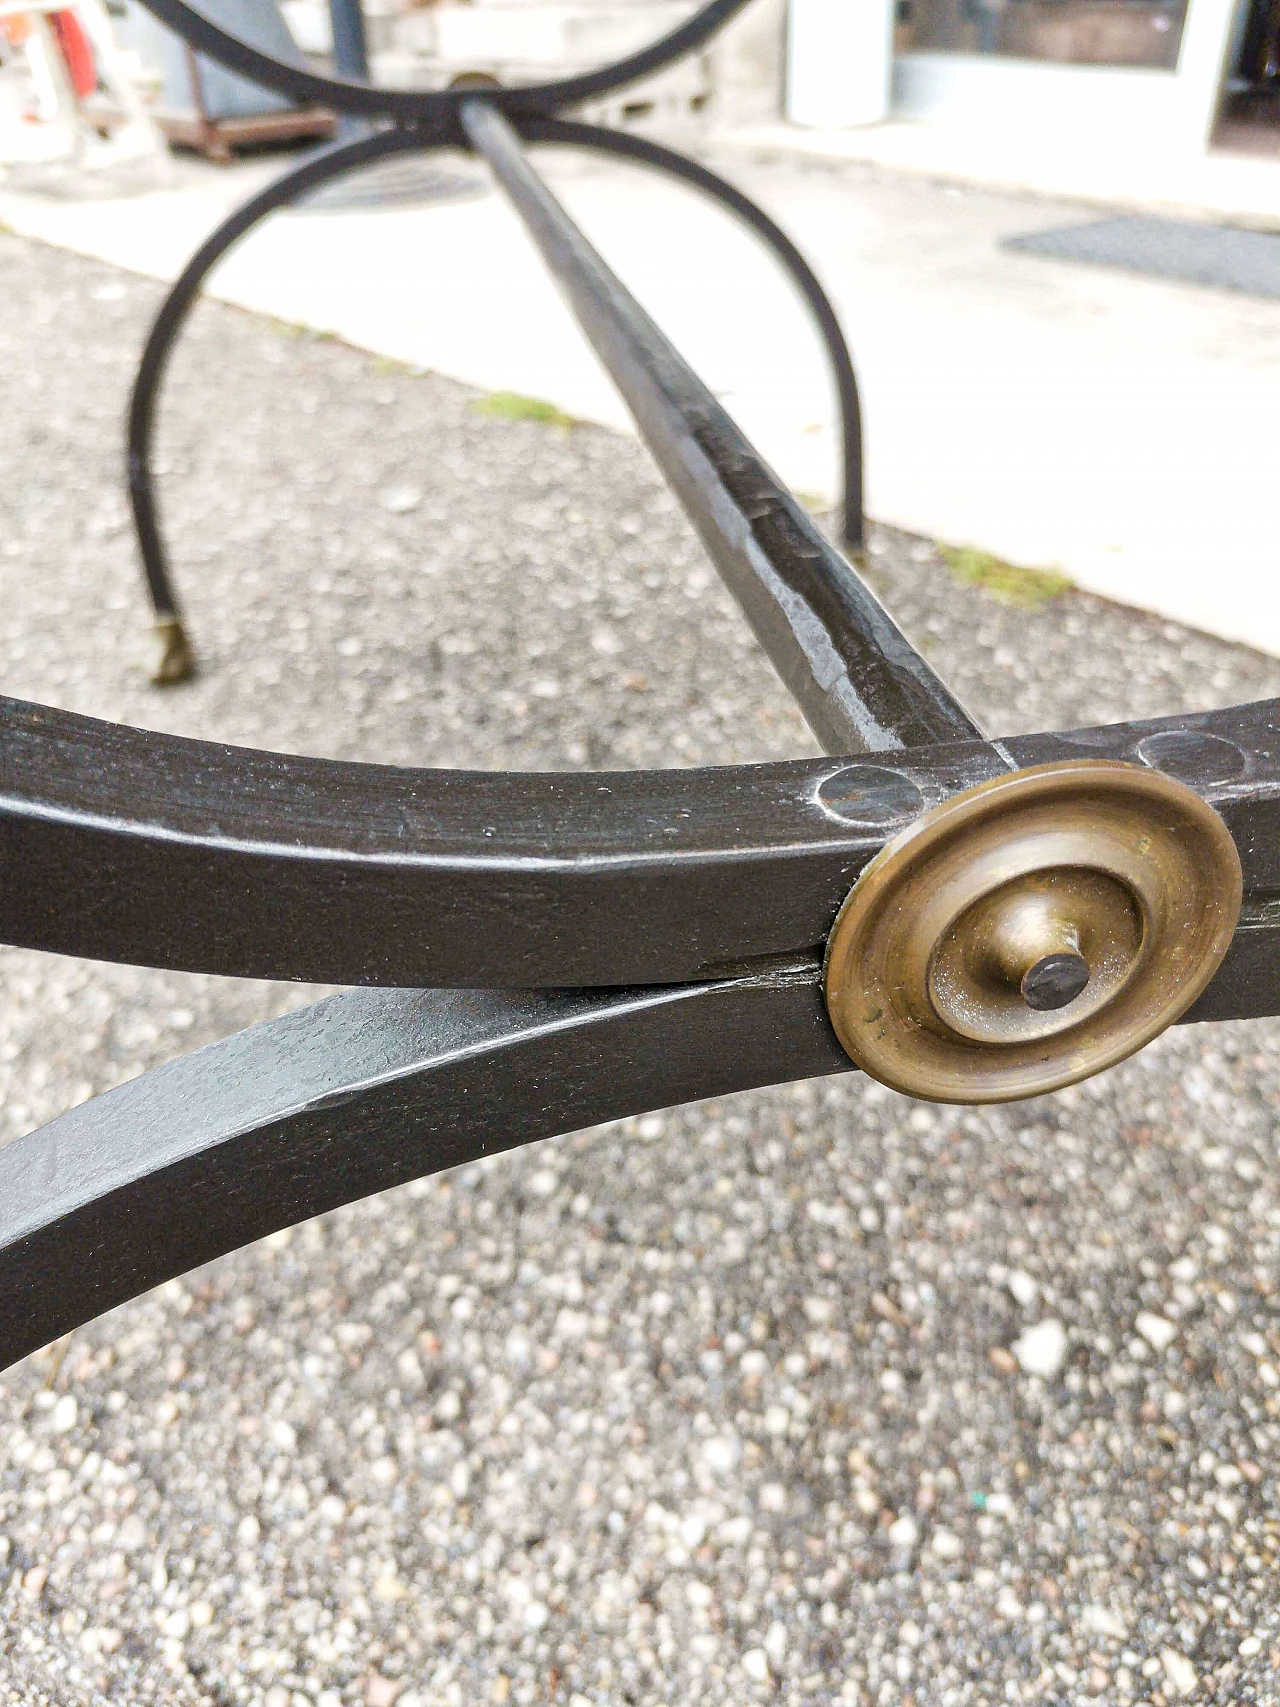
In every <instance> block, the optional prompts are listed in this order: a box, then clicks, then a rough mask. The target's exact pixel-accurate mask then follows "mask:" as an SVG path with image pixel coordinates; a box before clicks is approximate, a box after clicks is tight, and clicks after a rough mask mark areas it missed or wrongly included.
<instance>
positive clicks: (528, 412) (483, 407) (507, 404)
mask: <svg viewBox="0 0 1280 1707" xmlns="http://www.w3.org/2000/svg"><path fill="white" fill-rule="evenodd" d="M472 407H473V408H474V409H475V412H476V414H477V415H489V416H491V417H492V418H493V419H495V420H498V421H540V422H541V423H542V424H543V426H546V427H563V428H564V429H565V431H566V432H567V431H568V429H569V428H570V427H576V426H577V425H578V423H577V421H576V420H575V419H574V417H573V416H572V415H566V414H565V412H564V410H563V409H559V408H557V407H556V405H555V404H554V403H548V402H547V400H546V399H545V398H544V397H522V396H521V395H520V393H519V392H518V391H491V392H490V393H489V394H488V396H487V397H480V398H477V399H476V401H475V403H474V404H473V405H472Z"/></svg>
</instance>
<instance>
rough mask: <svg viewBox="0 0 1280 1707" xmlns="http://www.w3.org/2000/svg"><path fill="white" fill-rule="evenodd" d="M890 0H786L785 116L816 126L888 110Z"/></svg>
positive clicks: (871, 120)
mask: <svg viewBox="0 0 1280 1707" xmlns="http://www.w3.org/2000/svg"><path fill="white" fill-rule="evenodd" d="M893 18H894V0H790V21H789V29H788V42H787V117H788V118H789V119H790V120H791V122H792V124H800V125H807V126H812V127H813V128H814V129H825V128H827V127H833V128H840V127H843V126H847V125H859V124H879V123H881V121H882V120H884V119H885V118H887V117H888V115H889V81H890V77H891V75H892V69H893Z"/></svg>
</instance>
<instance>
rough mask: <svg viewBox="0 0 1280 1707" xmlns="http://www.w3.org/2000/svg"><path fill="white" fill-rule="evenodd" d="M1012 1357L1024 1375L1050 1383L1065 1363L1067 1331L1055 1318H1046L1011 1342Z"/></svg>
mask: <svg viewBox="0 0 1280 1707" xmlns="http://www.w3.org/2000/svg"><path fill="white" fill-rule="evenodd" d="M1013 1355H1014V1356H1015V1357H1016V1358H1017V1360H1018V1363H1019V1365H1020V1366H1021V1368H1022V1370H1023V1372H1024V1373H1025V1374H1027V1375H1040V1376H1043V1378H1044V1379H1045V1380H1046V1381H1050V1380H1052V1379H1053V1377H1054V1376H1055V1375H1057V1374H1058V1373H1059V1371H1060V1370H1061V1368H1062V1365H1063V1364H1064V1363H1065V1361H1066V1357H1067V1331H1066V1329H1065V1328H1064V1327H1063V1325H1062V1323H1061V1322H1059V1321H1058V1320H1057V1319H1056V1318H1055V1317H1053V1316H1049V1317H1046V1319H1045V1320H1044V1321H1043V1322H1037V1323H1036V1325H1035V1326H1034V1327H1032V1328H1028V1329H1027V1331H1026V1332H1025V1333H1024V1334H1022V1335H1021V1336H1020V1337H1019V1338H1018V1339H1016V1340H1015V1341H1014V1342H1013Z"/></svg>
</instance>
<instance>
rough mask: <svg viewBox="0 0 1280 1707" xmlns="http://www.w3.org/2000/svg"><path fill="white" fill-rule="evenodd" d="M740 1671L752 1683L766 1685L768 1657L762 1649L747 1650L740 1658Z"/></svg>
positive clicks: (767, 1679)
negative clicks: (744, 1673)
mask: <svg viewBox="0 0 1280 1707" xmlns="http://www.w3.org/2000/svg"><path fill="white" fill-rule="evenodd" d="M742 1669H743V1671H744V1672H746V1674H747V1676H748V1677H749V1678H750V1679H751V1681H752V1683H768V1681H769V1656H768V1654H766V1653H765V1651H764V1649H763V1648H748V1649H747V1651H746V1652H745V1653H744V1654H743V1656H742Z"/></svg>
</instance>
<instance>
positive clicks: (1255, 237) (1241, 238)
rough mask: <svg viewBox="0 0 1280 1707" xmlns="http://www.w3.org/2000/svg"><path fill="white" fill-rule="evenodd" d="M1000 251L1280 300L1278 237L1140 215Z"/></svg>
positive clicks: (1022, 240) (1035, 235) (1065, 229)
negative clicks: (1109, 268) (1073, 262)
mask: <svg viewBox="0 0 1280 1707" xmlns="http://www.w3.org/2000/svg"><path fill="white" fill-rule="evenodd" d="M1001 247H1002V248H1004V249H1014V250H1017V251H1018V252H1019V253H1022V254H1028V255H1048V256H1051V257H1052V258H1053V259H1054V260H1058V261H1084V262H1086V263H1087V264H1088V265H1090V266H1097V267H1123V268H1124V269H1125V271H1126V272H1131V273H1148V274H1150V275H1152V276H1154V277H1156V278H1164V279H1181V280H1182V281H1184V282H1185V283H1187V284H1198V285H1215V286H1217V287H1218V288H1219V289H1220V290H1235V291H1244V292H1246V293H1247V294H1248V295H1250V296H1273V297H1280V236H1276V235H1272V234H1271V233H1270V232H1266V231H1241V230H1238V229H1236V228H1235V227H1233V226H1227V225H1201V224H1198V223H1196V222H1195V221H1192V220H1185V219H1153V218H1150V217H1148V216H1146V215H1136V216H1134V217H1132V218H1130V217H1125V218H1119V219H1099V220H1094V221H1092V222H1091V223H1090V224H1088V225H1067V226H1062V227H1060V228H1059V229H1058V230H1055V231H1031V232H1028V233H1026V235H1024V236H1020V237H1007V238H1005V240H1004V242H1003V243H1002V244H1001Z"/></svg>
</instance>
